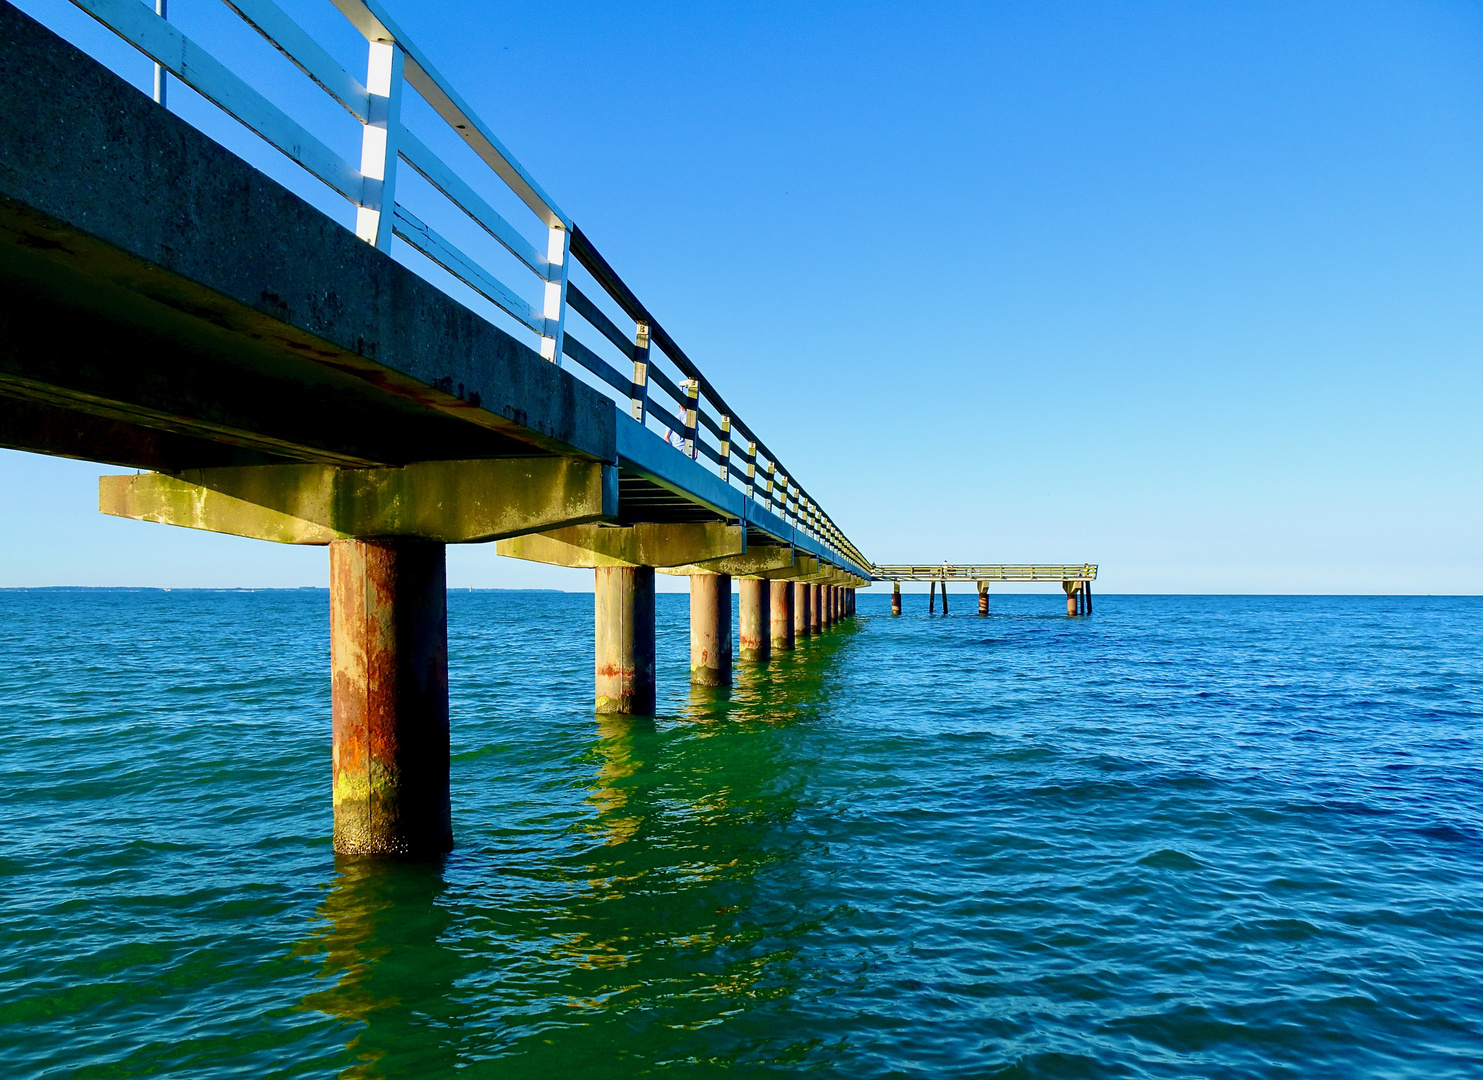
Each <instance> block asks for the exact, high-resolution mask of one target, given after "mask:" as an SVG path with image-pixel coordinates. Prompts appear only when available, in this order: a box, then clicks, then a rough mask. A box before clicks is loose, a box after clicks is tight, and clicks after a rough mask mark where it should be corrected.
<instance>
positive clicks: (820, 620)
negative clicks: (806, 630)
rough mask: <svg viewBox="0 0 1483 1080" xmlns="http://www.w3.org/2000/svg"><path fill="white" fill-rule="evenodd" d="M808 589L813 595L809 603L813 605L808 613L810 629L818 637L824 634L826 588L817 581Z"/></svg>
mask: <svg viewBox="0 0 1483 1080" xmlns="http://www.w3.org/2000/svg"><path fill="white" fill-rule="evenodd" d="M808 588H809V593H810V594H811V595H810V596H809V598H808V602H809V604H810V605H812V606H811V608H810V610H809V613H808V617H809V627H810V629H811V631H812V633H813V634H814V635H815V636H817V635H819V634H822V633H823V632H824V610H823V609H824V586H823V585H821V584H819V583H818V582H817V581H816V582H814V583H813V584H812V585H810V586H809V587H808Z"/></svg>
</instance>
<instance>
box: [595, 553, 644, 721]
mask: <svg viewBox="0 0 1483 1080" xmlns="http://www.w3.org/2000/svg"><path fill="white" fill-rule="evenodd" d="M593 573H594V574H595V575H596V587H595V589H594V590H593V613H594V616H595V620H596V632H595V633H594V635H593V643H594V645H595V646H596V648H595V652H596V667H597V671H596V675H597V686H596V691H597V692H596V698H597V711H598V712H600V713H627V714H630V715H635V716H648V715H650V714H652V713H653V712H654V568H653V567H652V566H599V567H598V568H597V569H596V570H594V571H593Z"/></svg>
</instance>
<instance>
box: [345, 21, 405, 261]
mask: <svg viewBox="0 0 1483 1080" xmlns="http://www.w3.org/2000/svg"><path fill="white" fill-rule="evenodd" d="M403 60H404V57H403V54H402V50H401V47H400V46H399V45H397V44H396V43H395V42H391V41H373V42H371V44H370V56H369V59H368V60H367V63H366V89H367V90H368V91H370V107H369V109H368V110H367V111H368V112H369V113H370V117H369V118H368V120H367V121H366V125H365V128H364V129H363V132H362V134H361V144H360V171H361V175H362V176H363V177H364V179H363V180H362V181H361V197H360V205H359V206H358V207H357V208H356V211H355V235H356V236H358V237H360V238H361V239H362V240H364V241H365V242H366V243H368V244H374V245H375V246H376V247H377V248H379V249H380V250H382V251H390V250H391V234H392V218H393V217H394V216H395V211H396V163H397V145H396V144H397V133H398V131H399V130H400V128H401V123H402V121H401V112H402V64H403Z"/></svg>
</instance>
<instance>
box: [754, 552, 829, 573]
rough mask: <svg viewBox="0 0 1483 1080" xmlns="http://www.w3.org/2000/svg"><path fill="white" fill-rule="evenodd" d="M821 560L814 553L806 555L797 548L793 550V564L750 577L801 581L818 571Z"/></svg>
mask: <svg viewBox="0 0 1483 1080" xmlns="http://www.w3.org/2000/svg"><path fill="white" fill-rule="evenodd" d="M818 570H819V560H818V558H817V557H815V556H813V555H805V554H804V553H803V552H801V551H798V550H797V549H796V548H795V549H794V551H793V565H792V566H789V567H785V568H784V569H782V570H763V571H759V572H758V573H755V574H751V575H749V576H750V577H760V578H766V579H767V580H769V581H800V580H802V579H804V578H806V577H808V575H810V574H815V573H818Z"/></svg>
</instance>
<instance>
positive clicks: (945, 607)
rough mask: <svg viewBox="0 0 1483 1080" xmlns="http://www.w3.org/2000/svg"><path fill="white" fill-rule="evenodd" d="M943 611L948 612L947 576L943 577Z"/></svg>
mask: <svg viewBox="0 0 1483 1080" xmlns="http://www.w3.org/2000/svg"><path fill="white" fill-rule="evenodd" d="M942 613H943V614H944V615H946V614H947V578H943V579H942Z"/></svg>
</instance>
